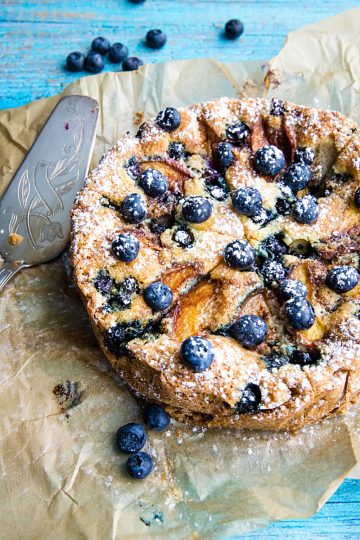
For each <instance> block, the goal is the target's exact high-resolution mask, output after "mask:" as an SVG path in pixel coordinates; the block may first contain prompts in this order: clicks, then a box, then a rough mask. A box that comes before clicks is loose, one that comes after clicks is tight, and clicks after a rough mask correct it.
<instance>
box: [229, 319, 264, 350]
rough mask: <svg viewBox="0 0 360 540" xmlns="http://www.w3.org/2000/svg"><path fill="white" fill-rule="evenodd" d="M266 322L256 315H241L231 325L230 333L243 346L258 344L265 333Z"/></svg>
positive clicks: (251, 346) (262, 339)
mask: <svg viewBox="0 0 360 540" xmlns="http://www.w3.org/2000/svg"><path fill="white" fill-rule="evenodd" d="M267 331H268V328H267V324H266V322H265V321H264V319H262V318H261V317H258V316H257V315H243V316H242V317H240V319H238V320H237V321H236V322H235V323H234V324H233V325H232V327H231V335H232V336H233V338H235V339H236V341H239V342H240V343H241V344H242V345H243V346H244V347H248V348H253V347H256V346H257V345H260V343H262V342H263V341H264V339H265V338H266V335H267Z"/></svg>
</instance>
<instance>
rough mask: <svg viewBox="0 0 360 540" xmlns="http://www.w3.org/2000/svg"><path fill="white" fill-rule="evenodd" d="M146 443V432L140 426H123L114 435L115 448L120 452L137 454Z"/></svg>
mask: <svg viewBox="0 0 360 540" xmlns="http://www.w3.org/2000/svg"><path fill="white" fill-rule="evenodd" d="M145 443H146V432H145V429H144V426H142V425H141V424H133V423H131V424H125V426H122V427H121V428H119V429H118V431H117V433H116V446H117V447H118V449H119V450H121V451H122V452H129V453H133V452H138V451H139V450H141V449H142V447H143V446H144V445H145Z"/></svg>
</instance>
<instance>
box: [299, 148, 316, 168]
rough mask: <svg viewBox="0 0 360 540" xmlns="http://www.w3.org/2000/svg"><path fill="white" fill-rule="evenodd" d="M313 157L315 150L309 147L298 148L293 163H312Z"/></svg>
mask: <svg viewBox="0 0 360 540" xmlns="http://www.w3.org/2000/svg"><path fill="white" fill-rule="evenodd" d="M314 159H315V152H314V150H312V149H311V148H308V147H307V148H298V149H297V150H296V152H295V156H294V161H295V163H304V164H305V165H312V164H313V163H314Z"/></svg>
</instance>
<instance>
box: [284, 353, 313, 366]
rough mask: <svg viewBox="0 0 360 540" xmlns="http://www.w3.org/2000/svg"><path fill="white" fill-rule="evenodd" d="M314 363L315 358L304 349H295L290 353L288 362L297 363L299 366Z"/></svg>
mask: <svg viewBox="0 0 360 540" xmlns="http://www.w3.org/2000/svg"><path fill="white" fill-rule="evenodd" d="M314 363H316V359H314V358H313V356H311V354H310V353H308V352H306V351H300V350H298V349H296V350H295V351H293V352H292V353H291V355H290V364H298V365H299V366H302V367H303V366H311V365H312V364H314Z"/></svg>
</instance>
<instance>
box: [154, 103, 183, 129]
mask: <svg viewBox="0 0 360 540" xmlns="http://www.w3.org/2000/svg"><path fill="white" fill-rule="evenodd" d="M155 122H156V123H157V125H158V126H160V127H161V128H162V129H163V130H164V131H167V132H168V133H172V132H173V131H175V130H176V129H177V128H178V127H179V126H180V124H181V115H180V113H179V111H178V110H177V109H175V108H174V107H166V109H163V110H162V111H160V112H159V114H158V115H157V117H156V119H155Z"/></svg>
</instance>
